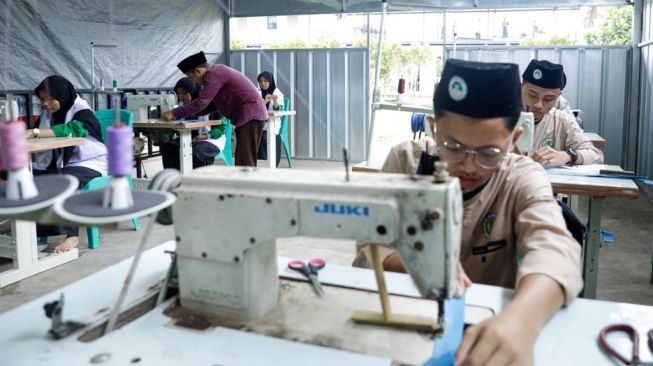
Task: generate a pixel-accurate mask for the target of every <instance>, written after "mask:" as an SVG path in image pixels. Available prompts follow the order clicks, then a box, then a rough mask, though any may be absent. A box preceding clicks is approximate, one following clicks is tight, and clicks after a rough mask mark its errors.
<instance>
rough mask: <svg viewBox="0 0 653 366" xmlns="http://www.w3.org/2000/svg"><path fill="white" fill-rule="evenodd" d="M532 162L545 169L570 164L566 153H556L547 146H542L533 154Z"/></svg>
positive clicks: (569, 157)
mask: <svg viewBox="0 0 653 366" xmlns="http://www.w3.org/2000/svg"><path fill="white" fill-rule="evenodd" d="M533 160H535V161H536V162H538V163H540V164H542V165H544V166H545V167H549V166H559V165H565V164H567V163H568V162H570V161H571V156H569V154H567V152H566V151H558V150H556V149H553V148H551V147H549V146H544V147H542V148H540V149H538V150H535V152H533Z"/></svg>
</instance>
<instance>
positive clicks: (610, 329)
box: [599, 324, 653, 366]
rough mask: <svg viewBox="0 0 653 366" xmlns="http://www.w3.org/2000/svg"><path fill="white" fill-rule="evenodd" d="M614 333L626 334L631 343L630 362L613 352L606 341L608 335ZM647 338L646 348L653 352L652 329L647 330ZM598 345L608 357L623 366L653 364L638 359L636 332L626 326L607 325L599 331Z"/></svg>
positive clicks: (652, 363) (637, 335) (637, 337)
mask: <svg viewBox="0 0 653 366" xmlns="http://www.w3.org/2000/svg"><path fill="white" fill-rule="evenodd" d="M615 332H624V333H626V334H628V337H630V339H631V340H632V341H633V351H632V354H631V358H630V360H629V359H627V358H626V357H624V356H623V355H622V354H620V353H619V352H617V351H615V349H614V348H612V347H611V346H610V344H609V343H608V341H607V338H608V334H609V333H615ZM647 336H648V342H647V343H648V348H649V349H650V350H651V352H653V329H651V330H649V331H648V333H647ZM599 345H601V348H603V350H604V351H605V352H606V353H607V354H608V355H610V356H612V357H614V358H616V359H618V360H619V361H621V362H623V364H624V365H635V366H653V362H644V361H642V360H640V358H639V334H638V333H637V330H636V329H635V328H633V327H632V326H630V325H628V324H614V325H608V326H607V327H605V328H603V329H601V333H599Z"/></svg>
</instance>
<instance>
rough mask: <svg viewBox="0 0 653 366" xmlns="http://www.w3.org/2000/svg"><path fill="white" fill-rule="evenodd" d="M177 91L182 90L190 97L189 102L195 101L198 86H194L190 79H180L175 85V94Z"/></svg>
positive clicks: (198, 89)
mask: <svg viewBox="0 0 653 366" xmlns="http://www.w3.org/2000/svg"><path fill="white" fill-rule="evenodd" d="M177 89H184V90H185V91H187V92H188V93H190V95H191V100H195V99H196V98H197V97H198V96H199V95H200V86H199V85H197V84H195V82H194V81H193V80H191V78H181V79H179V81H177V84H175V89H174V90H175V93H176V92H177Z"/></svg>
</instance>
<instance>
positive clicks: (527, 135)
mask: <svg viewBox="0 0 653 366" xmlns="http://www.w3.org/2000/svg"><path fill="white" fill-rule="evenodd" d="M520 127H521V128H523V129H524V132H523V133H522V135H521V137H520V138H519V140H517V144H516V145H517V148H518V149H519V151H521V152H522V153H525V154H526V155H529V154H530V152H531V151H533V136H534V134H535V117H534V116H533V113H532V112H521V116H520V117H519V121H517V125H515V129H518V128H520Z"/></svg>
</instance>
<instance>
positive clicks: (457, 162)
mask: <svg viewBox="0 0 653 366" xmlns="http://www.w3.org/2000/svg"><path fill="white" fill-rule="evenodd" d="M521 102H522V101H521V92H520V82H519V70H518V66H517V65H514V64H497V63H480V62H468V61H462V60H452V59H449V60H448V61H447V63H446V65H445V67H444V71H443V74H442V80H441V82H440V85H439V86H438V89H437V90H436V92H435V96H434V99H433V104H434V107H435V123H436V124H437V132H436V135H435V136H436V141H432V143H431V144H429V146H428V147H426V145H425V144H415V143H413V142H412V141H409V142H406V143H402V144H400V145H399V146H397V147H395V148H393V151H392V152H391V153H390V155H389V156H388V158H387V161H386V164H385V165H384V169H385V170H384V171H386V172H389V173H396V172H400V173H401V172H406V171H408V172H415V171H418V172H419V173H426V174H428V173H429V172H432V170H433V167H432V166H433V164H432V162H433V159H436V160H437V159H442V160H443V161H446V162H448V163H449V165H448V169H449V174H450V175H452V176H454V177H458V179H459V180H460V185H461V187H462V190H463V207H464V209H463V230H462V240H461V249H460V261H461V264H462V269H463V270H464V273H462V272H461V273H460V274H459V275H460V280H461V283H462V284H463V285H464V286H469V284H470V283H469V280H471V282H477V283H483V284H488V285H494V286H502V287H507V288H515V289H516V293H515V296H514V298H513V300H512V302H511V303H510V304H509V305H508V306H507V307H506V308H505V310H504V311H503V312H502V313H500V314H498V315H497V316H496V317H493V318H491V319H488V320H486V321H484V322H482V323H479V324H477V325H474V326H472V327H470V328H468V329H467V331H466V333H465V336H464V338H463V341H462V344H461V346H460V348H459V350H458V353H457V363H456V364H460V363H461V362H463V361H464V362H465V363H464V364H470V365H486V364H492V365H504V364H511V365H512V364H515V365H522V364H532V363H533V347H534V344H535V341H536V339H537V336H538V333H539V331H540V329H542V327H543V326H544V324H545V323H546V322H547V321H548V319H549V318H550V317H551V316H552V315H553V314H554V313H555V312H556V311H557V310H558V309H560V308H561V307H562V306H563V305H564V304H569V303H570V302H571V301H572V300H573V299H574V298H575V297H576V296H577V295H578V293H579V291H580V289H581V287H582V279H581V276H580V268H579V263H580V246H579V245H578V243H577V242H576V241H575V240H574V239H573V238H572V237H571V235H570V233H569V232H568V231H567V229H566V227H565V222H564V220H563V218H562V214H561V211H560V208H559V207H558V205H557V204H556V202H555V201H554V199H553V193H552V190H551V184H550V183H549V181H548V179H547V176H546V172H545V171H544V169H543V168H542V167H541V166H540V165H539V164H536V163H534V162H533V161H532V160H531V159H530V158H528V157H525V156H520V155H517V154H513V153H511V151H513V147H514V145H515V142H516V141H517V140H518V138H519V137H520V135H521V133H522V132H523V131H522V130H521V129H517V130H514V127H515V124H516V123H517V121H518V119H519V114H520V111H521V105H522V104H521ZM427 148H428V149H429V152H433V153H437V154H438V155H439V156H432V155H430V154H428V153H427V154H424V155H423V157H422V159H415V157H416V156H418V155H419V156H422V152H424V151H425V150H426V149H427ZM420 160H421V161H422V162H426V161H429V163H428V164H424V163H422V164H419V166H418V162H419V161H420ZM381 254H382V258H383V266H384V268H385V269H386V270H391V271H404V266H403V264H402V262H401V260H400V257H399V255H398V254H397V253H396V252H394V251H392V250H391V249H388V248H383V250H382V251H381ZM369 258H370V256H369V249H368V248H366V247H360V246H359V252H358V253H357V258H356V260H355V262H354V265H358V266H366V267H369V266H370V265H371V263H370V259H369ZM518 258H521V263H520V262H518V260H519V259H518ZM466 276H469V277H466Z"/></svg>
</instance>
